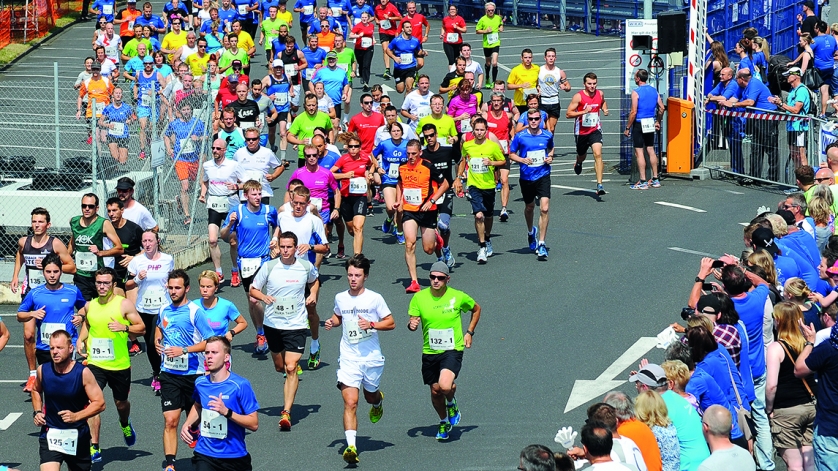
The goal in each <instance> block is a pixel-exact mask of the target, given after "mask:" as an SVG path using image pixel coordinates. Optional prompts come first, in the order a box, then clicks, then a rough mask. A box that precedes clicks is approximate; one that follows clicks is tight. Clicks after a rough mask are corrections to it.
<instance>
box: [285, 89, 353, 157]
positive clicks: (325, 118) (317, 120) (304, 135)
mask: <svg viewBox="0 0 838 471" xmlns="http://www.w3.org/2000/svg"><path fill="white" fill-rule="evenodd" d="M303 105H304V106H305V113H303V114H300V115H297V117H296V118H294V121H293V122H292V123H291V128H290V129H289V130H288V135H287V136H286V137H287V139H288V142H290V143H291V144H294V145H296V146H297V149H298V152H299V159H298V160H297V168H300V167H302V166H304V165H305V164H306V159H305V158H304V155H303V152H304V151H303V149H305V147H306V146H307V145H308V144H310V143H311V138H312V136H314V128H323V129H325V130H326V131H331V130H332V120H331V119H329V115H327V114H326V113H324V112H322V111H319V110H318V109H317V96H316V95H315V94H314V93H310V92H307V93H306V94H305V98H304V100H303ZM352 119H353V120H354V119H355V117H353V118H352ZM350 126H351V122H350Z"/></svg>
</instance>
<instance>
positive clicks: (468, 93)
mask: <svg viewBox="0 0 838 471" xmlns="http://www.w3.org/2000/svg"><path fill="white" fill-rule="evenodd" d="M476 114H480V112H479V111H478V109H477V96H476V95H475V94H474V93H472V89H471V82H470V81H469V80H461V81H460V84H459V85H458V86H457V94H456V95H454V97H452V98H451V101H449V102H448V115H449V116H451V117H452V118H454V124H455V125H456V126H457V131H459V132H460V133H461V134H462V133H466V132H471V121H470V119H471V117H472V116H474V115H476Z"/></svg>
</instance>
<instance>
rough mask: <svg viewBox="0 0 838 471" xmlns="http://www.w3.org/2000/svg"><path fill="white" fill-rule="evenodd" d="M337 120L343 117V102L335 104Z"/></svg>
mask: <svg viewBox="0 0 838 471" xmlns="http://www.w3.org/2000/svg"><path fill="white" fill-rule="evenodd" d="M334 108H335V119H340V118H341V117H342V116H343V102H342V101H339V102H337V103H335V106H334Z"/></svg>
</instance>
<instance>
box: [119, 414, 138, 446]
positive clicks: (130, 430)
mask: <svg viewBox="0 0 838 471" xmlns="http://www.w3.org/2000/svg"><path fill="white" fill-rule="evenodd" d="M121 428H122V438H124V439H125V444H126V445H127V446H134V444H135V443H137V432H136V431H134V426H133V425H131V419H128V425H126V426H125V427H121Z"/></svg>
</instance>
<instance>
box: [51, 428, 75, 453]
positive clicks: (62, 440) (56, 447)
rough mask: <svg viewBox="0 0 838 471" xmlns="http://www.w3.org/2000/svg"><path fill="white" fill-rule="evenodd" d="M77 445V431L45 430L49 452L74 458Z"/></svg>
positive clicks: (72, 429)
mask: <svg viewBox="0 0 838 471" xmlns="http://www.w3.org/2000/svg"><path fill="white" fill-rule="evenodd" d="M78 445H79V431H78V430H77V429H74V428H71V429H67V430H62V429H59V428H50V429H49V430H47V447H48V448H49V449H50V451H57V452H59V453H63V454H65V455H70V456H76V449H77V448H78Z"/></svg>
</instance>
